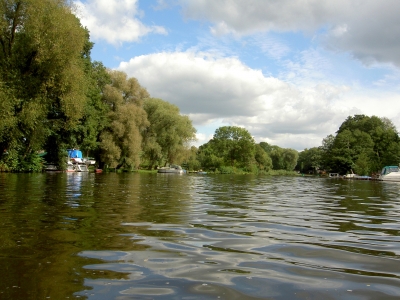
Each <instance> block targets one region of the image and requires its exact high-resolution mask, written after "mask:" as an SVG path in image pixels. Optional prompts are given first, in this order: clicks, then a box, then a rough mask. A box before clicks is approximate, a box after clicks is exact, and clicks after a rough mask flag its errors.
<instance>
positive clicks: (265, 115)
mask: <svg viewBox="0 0 400 300" xmlns="http://www.w3.org/2000/svg"><path fill="white" fill-rule="evenodd" d="M119 69H120V70H122V71H125V72H126V73H127V74H128V75H129V76H131V77H136V78H137V79H138V80H139V82H140V83H141V84H142V85H143V86H145V87H146V88H147V89H148V91H149V92H150V94H151V95H152V96H153V97H159V98H162V99H164V100H166V101H168V102H171V103H173V104H175V105H177V106H178V107H179V108H180V109H181V112H182V113H184V114H188V115H189V116H190V118H191V119H192V120H193V123H194V125H195V126H196V127H199V126H200V127H205V126H208V125H210V123H213V122H214V123H216V122H221V123H223V124H229V125H234V126H242V127H245V128H246V129H247V130H249V132H250V133H251V134H252V135H253V136H255V138H256V140H257V141H263V140H265V141H269V142H271V143H272V144H275V145H279V146H282V147H291V148H294V149H297V150H302V149H304V148H306V147H307V148H310V147H313V146H319V145H320V143H321V141H322V138H324V137H326V136H327V135H328V134H331V133H335V131H336V130H337V129H338V127H339V126H340V124H341V123H342V122H343V121H344V120H345V118H347V117H348V116H349V115H353V114H356V113H363V109H362V106H361V105H360V103H363V102H362V101H363V99H357V100H358V101H349V99H350V98H349V97H350V96H349V95H350V92H351V89H350V88H349V87H348V86H334V85H331V84H328V83H321V84H318V85H316V86H315V85H309V86H302V87H296V86H294V85H291V84H288V83H286V82H283V81H281V80H279V79H277V78H273V77H265V76H264V75H263V74H262V72H261V71H259V70H255V69H251V68H249V67H248V66H246V65H244V64H243V63H241V62H240V61H239V60H238V59H236V58H213V57H212V56H211V55H210V54H205V53H196V52H173V53H157V54H150V55H144V56H139V57H135V58H133V59H131V60H130V61H129V62H123V63H121V64H120V66H119ZM394 98H396V97H394ZM382 101H383V100H382ZM390 103H391V104H393V103H392V101H391V102H390ZM370 105H371V108H370V109H372V110H375V113H373V114H377V111H379V108H380V106H381V105H383V103H380V104H379V103H377V102H376V101H375V104H374V103H373V102H372V101H371V103H370ZM395 106H396V107H397V108H400V104H396V105H395ZM387 116H388V117H391V115H387ZM215 129H216V128H215ZM202 133H204V132H199V138H202V139H203V138H204V136H202V135H201V134H202Z"/></svg>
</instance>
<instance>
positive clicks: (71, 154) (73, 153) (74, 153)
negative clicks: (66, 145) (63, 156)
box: [67, 149, 82, 158]
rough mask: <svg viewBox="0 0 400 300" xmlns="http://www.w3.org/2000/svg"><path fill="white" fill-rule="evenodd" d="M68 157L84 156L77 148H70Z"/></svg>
mask: <svg viewBox="0 0 400 300" xmlns="http://www.w3.org/2000/svg"><path fill="white" fill-rule="evenodd" d="M67 151H68V157H70V158H82V151H80V150H76V149H68V150H67Z"/></svg>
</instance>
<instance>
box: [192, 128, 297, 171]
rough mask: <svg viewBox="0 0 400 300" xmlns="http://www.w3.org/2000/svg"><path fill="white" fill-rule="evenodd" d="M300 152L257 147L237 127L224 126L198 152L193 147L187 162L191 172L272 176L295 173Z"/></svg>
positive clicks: (245, 131)
mask: <svg viewBox="0 0 400 300" xmlns="http://www.w3.org/2000/svg"><path fill="white" fill-rule="evenodd" d="M298 155H299V154H298V152H297V151H296V150H294V149H285V148H280V147H278V146H273V145H269V144H268V143H266V142H261V143H259V144H257V143H256V142H255V141H254V139H253V137H252V136H251V134H250V133H249V132H248V131H247V130H246V129H245V128H241V127H236V126H223V127H220V128H218V129H217V130H216V131H215V134H214V136H213V138H212V139H211V140H210V141H209V142H207V143H206V144H204V145H202V146H200V147H199V148H198V149H197V148H196V147H192V151H191V154H190V155H189V159H188V161H187V162H186V165H187V168H188V169H190V170H198V169H203V170H207V171H212V172H217V173H238V172H239V173H240V172H245V173H257V174H258V173H269V172H270V171H271V170H283V171H293V170H294V168H295V166H296V164H297V159H298Z"/></svg>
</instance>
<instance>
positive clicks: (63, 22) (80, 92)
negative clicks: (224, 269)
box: [0, 0, 400, 175]
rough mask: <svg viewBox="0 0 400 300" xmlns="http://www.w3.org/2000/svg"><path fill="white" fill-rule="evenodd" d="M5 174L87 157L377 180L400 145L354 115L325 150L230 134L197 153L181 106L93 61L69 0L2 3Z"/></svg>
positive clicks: (117, 164)
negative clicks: (72, 153)
mask: <svg viewBox="0 0 400 300" xmlns="http://www.w3.org/2000/svg"><path fill="white" fill-rule="evenodd" d="M0 9H1V15H2V19H1V23H0V29H1V35H0V65H1V69H0V171H9V172H39V171H41V170H42V169H43V165H44V163H45V162H47V163H50V162H51V163H54V164H57V165H58V166H59V167H60V168H61V169H64V168H65V167H66V161H67V159H66V156H67V152H66V150H67V149H69V148H78V149H81V150H82V152H83V153H84V155H85V156H91V157H94V158H95V159H96V161H97V163H98V164H99V166H98V167H100V168H104V167H108V168H115V169H124V170H136V169H139V168H142V169H154V168H156V167H158V166H163V165H167V164H172V163H176V164H182V165H183V166H184V167H185V168H187V169H189V170H200V169H203V170H208V171H213V172H217V173H238V172H245V173H268V172H271V171H274V170H275V171H277V170H282V172H283V171H285V172H292V171H293V170H297V171H298V172H303V173H317V172H320V171H321V170H325V171H330V172H339V173H341V174H345V173H348V172H350V171H353V170H354V172H356V173H358V174H360V175H364V174H371V173H372V172H376V171H378V170H379V169H380V168H381V167H382V166H384V165H393V164H395V165H397V164H398V163H399V159H400V157H399V156H400V140H399V135H398V132H397V130H396V128H395V126H394V125H393V123H392V122H391V121H390V120H388V119H385V118H378V117H376V116H372V117H368V116H364V115H356V116H351V117H348V118H347V119H346V120H345V121H344V122H343V123H342V125H341V126H340V127H339V129H338V131H337V132H336V134H335V135H329V136H328V137H326V138H325V139H324V140H323V141H322V145H321V146H320V147H315V148H311V149H305V150H304V151H301V152H298V151H296V150H293V149H285V148H280V147H278V146H275V145H269V144H268V143H265V142H261V143H258V144H257V143H256V142H255V141H254V139H253V137H252V136H251V134H250V133H249V132H248V131H247V130H246V129H245V128H241V127H235V126H224V127H220V128H218V129H217V130H216V131H215V134H214V137H213V138H212V139H211V140H210V141H209V142H207V143H206V144H204V145H202V146H200V147H199V148H196V147H194V146H192V147H190V143H191V142H192V141H193V140H194V139H195V133H196V130H195V128H194V127H193V125H192V122H191V120H190V119H189V118H188V117H187V116H185V115H182V114H181V113H180V111H179V108H178V107H176V106H175V105H172V104H171V103H168V102H167V101H164V100H162V99H156V98H152V97H151V95H149V93H148V92H147V90H146V89H145V88H144V87H142V86H141V85H140V84H139V82H138V81H137V80H136V79H135V78H128V76H127V75H126V74H125V73H123V72H120V71H115V70H109V69H107V68H106V67H105V66H104V65H103V64H102V63H101V62H96V61H92V59H91V56H90V53H91V49H92V47H93V43H92V42H91V41H90V35H89V31H88V30H87V29H86V28H84V27H82V25H81V24H80V21H79V19H78V18H77V17H76V16H75V15H74V13H73V7H72V4H71V2H69V1H66V0H23V1H15V0H7V1H2V2H1V6H0Z"/></svg>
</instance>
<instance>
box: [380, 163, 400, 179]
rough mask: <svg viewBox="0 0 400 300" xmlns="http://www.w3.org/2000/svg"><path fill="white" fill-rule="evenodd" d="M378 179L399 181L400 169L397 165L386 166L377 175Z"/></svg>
mask: <svg viewBox="0 0 400 300" xmlns="http://www.w3.org/2000/svg"><path fill="white" fill-rule="evenodd" d="M378 179H379V180H383V181H400V171H399V167H398V166H386V167H384V168H383V169H382V171H381V174H380V175H379V178H378Z"/></svg>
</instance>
